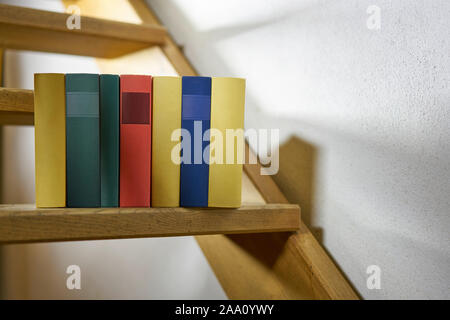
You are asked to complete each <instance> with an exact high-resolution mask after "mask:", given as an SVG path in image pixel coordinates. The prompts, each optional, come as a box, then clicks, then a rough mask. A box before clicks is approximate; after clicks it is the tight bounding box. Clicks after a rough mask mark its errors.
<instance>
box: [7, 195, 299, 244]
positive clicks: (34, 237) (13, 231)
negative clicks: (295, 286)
mask: <svg viewBox="0 0 450 320" xmlns="http://www.w3.org/2000/svg"><path fill="white" fill-rule="evenodd" d="M299 227H300V208H299V206H298V205H294V204H265V205H243V206H242V207H241V208H237V209H227V208H36V207H35V205H34V204H16V205H0V244H2V243H3V244H4V243H24V242H48V241H74V240H96V239H120V238H139V237H166V236H190V235H204V234H235V233H255V232H256V233H260V232H277V231H295V230H298V229H299Z"/></svg>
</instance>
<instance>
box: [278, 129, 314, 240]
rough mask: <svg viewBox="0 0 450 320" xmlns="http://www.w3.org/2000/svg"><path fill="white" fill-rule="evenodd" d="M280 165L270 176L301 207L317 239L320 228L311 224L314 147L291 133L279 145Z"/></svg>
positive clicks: (304, 217) (290, 200) (312, 214)
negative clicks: (273, 174) (276, 171)
mask: <svg viewBox="0 0 450 320" xmlns="http://www.w3.org/2000/svg"><path fill="white" fill-rule="evenodd" d="M279 157H280V169H279V171H278V173H277V174H276V175H275V176H274V177H273V179H274V180H275V182H276V184H277V185H278V187H279V188H280V190H281V191H282V192H283V194H284V195H285V196H286V198H287V199H288V200H289V202H291V203H298V204H299V205H300V206H301V208H302V220H303V222H304V223H305V224H306V225H307V226H308V227H309V228H310V230H311V232H312V233H313V234H314V236H315V237H316V239H317V240H318V241H319V242H322V239H323V230H322V229H321V228H317V227H314V200H315V197H314V190H315V182H314V179H315V169H316V165H315V162H316V159H317V148H316V147H314V146H313V145H312V144H310V143H308V142H306V141H305V140H303V139H301V138H299V137H295V136H291V137H290V138H289V139H288V140H287V141H286V142H285V143H284V144H282V145H281V146H280V154H279Z"/></svg>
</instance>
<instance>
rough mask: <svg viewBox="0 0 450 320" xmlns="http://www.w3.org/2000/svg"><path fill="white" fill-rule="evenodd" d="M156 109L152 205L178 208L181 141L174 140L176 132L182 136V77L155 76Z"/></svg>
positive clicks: (153, 127)
mask: <svg viewBox="0 0 450 320" xmlns="http://www.w3.org/2000/svg"><path fill="white" fill-rule="evenodd" d="M152 111H153V124H152V199H151V201H152V206H153V207H178V206H179V205H180V164H179V162H178V161H179V142H180V141H179V138H178V139H177V140H175V141H172V134H174V137H179V136H177V135H176V130H179V129H180V128H181V78H179V77H154V78H153V105H152ZM177 147H178V148H177ZM177 150H178V151H177ZM172 155H173V156H174V159H172Z"/></svg>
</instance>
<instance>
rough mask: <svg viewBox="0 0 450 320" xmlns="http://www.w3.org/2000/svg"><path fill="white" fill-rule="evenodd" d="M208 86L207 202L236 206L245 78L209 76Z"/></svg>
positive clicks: (241, 153)
mask: <svg viewBox="0 0 450 320" xmlns="http://www.w3.org/2000/svg"><path fill="white" fill-rule="evenodd" d="M211 87H212V89H211V145H210V163H209V192H208V206H210V207H231V208H237V207H240V206H241V189H242V166H243V163H244V106H245V80H244V79H238V78H212V84H211ZM216 134H218V135H220V137H218V138H216V137H215V135H216ZM219 148H220V151H221V152H217V151H218V150H219Z"/></svg>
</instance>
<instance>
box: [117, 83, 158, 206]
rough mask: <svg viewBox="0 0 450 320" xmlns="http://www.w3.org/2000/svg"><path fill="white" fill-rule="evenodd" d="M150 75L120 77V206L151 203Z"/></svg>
mask: <svg viewBox="0 0 450 320" xmlns="http://www.w3.org/2000/svg"><path fill="white" fill-rule="evenodd" d="M151 118H152V77H151V76H140V75H123V76H120V195H119V197H120V206H121V207H149V206H150V179H151V178H150V177H151V173H150V170H151V169H150V168H151V150H152V146H151V141H152V140H151V133H152V128H151V120H152V119H151Z"/></svg>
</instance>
